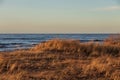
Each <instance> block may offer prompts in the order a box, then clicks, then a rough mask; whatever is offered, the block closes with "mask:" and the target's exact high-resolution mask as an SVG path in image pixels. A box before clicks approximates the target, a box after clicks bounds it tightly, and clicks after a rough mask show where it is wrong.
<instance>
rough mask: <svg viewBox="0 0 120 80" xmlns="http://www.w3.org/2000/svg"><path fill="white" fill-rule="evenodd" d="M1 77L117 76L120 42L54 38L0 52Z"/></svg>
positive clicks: (112, 79) (98, 79) (105, 79)
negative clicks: (99, 42) (30, 46)
mask: <svg viewBox="0 0 120 80" xmlns="http://www.w3.org/2000/svg"><path fill="white" fill-rule="evenodd" d="M0 80H120V46H119V45H116V44H108V42H104V43H103V44H98V43H94V42H88V43H81V42H80V41H78V40H66V39H54V40H49V41H47V42H44V43H40V44H38V45H36V46H35V47H33V48H31V49H29V50H18V51H13V52H1V53H0Z"/></svg>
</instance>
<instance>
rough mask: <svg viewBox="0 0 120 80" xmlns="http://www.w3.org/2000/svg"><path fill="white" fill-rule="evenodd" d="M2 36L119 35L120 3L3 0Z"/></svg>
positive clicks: (0, 4) (115, 0)
mask: <svg viewBox="0 0 120 80" xmlns="http://www.w3.org/2000/svg"><path fill="white" fill-rule="evenodd" d="M0 33H120V1H119V0H0Z"/></svg>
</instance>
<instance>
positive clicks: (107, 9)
mask: <svg viewBox="0 0 120 80" xmlns="http://www.w3.org/2000/svg"><path fill="white" fill-rule="evenodd" d="M116 10H120V6H109V7H103V8H97V9H95V11H116Z"/></svg>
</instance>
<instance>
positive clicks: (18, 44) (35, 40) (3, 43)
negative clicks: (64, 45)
mask: <svg viewBox="0 0 120 80" xmlns="http://www.w3.org/2000/svg"><path fill="white" fill-rule="evenodd" d="M110 35H112V34H0V51H13V50H18V49H28V48H31V47H33V46H35V45H37V44H39V43H41V42H44V41H47V40H51V39H55V38H58V39H76V40H80V41H81V42H88V41H91V40H94V41H98V42H102V41H104V40H105V39H106V38H108V37H109V36H110Z"/></svg>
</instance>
